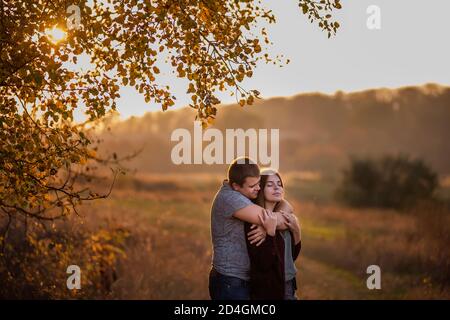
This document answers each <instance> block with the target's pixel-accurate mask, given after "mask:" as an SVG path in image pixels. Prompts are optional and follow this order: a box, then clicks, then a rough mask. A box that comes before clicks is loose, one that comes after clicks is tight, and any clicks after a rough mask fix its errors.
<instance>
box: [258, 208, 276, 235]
mask: <svg viewBox="0 0 450 320" xmlns="http://www.w3.org/2000/svg"><path fill="white" fill-rule="evenodd" d="M259 220H260V221H261V224H262V226H263V227H264V229H266V231H267V234H268V235H270V236H272V237H273V236H274V235H275V231H276V230H277V216H276V215H275V213H273V212H272V211H270V210H266V209H263V210H262V215H259Z"/></svg>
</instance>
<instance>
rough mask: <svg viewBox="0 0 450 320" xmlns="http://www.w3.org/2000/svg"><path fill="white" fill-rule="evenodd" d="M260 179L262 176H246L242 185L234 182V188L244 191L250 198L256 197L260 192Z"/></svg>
mask: <svg viewBox="0 0 450 320" xmlns="http://www.w3.org/2000/svg"><path fill="white" fill-rule="evenodd" d="M259 180H260V177H247V178H245V181H244V183H243V184H242V187H241V186H240V185H238V184H236V183H233V189H234V190H236V191H238V192H240V193H242V194H243V195H244V196H246V197H247V198H249V199H256V197H257V196H258V192H259V189H260V188H259Z"/></svg>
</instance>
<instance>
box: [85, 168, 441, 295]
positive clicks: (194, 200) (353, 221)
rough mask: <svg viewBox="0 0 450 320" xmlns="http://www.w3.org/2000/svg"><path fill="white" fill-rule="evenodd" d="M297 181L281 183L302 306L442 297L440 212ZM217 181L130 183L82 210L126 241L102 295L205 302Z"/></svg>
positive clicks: (172, 179) (89, 220) (170, 178)
mask: <svg viewBox="0 0 450 320" xmlns="http://www.w3.org/2000/svg"><path fill="white" fill-rule="evenodd" d="M296 179H297V178H295V177H293V178H290V177H289V176H288V177H287V179H286V180H287V181H286V184H287V192H288V194H287V195H288V199H289V200H290V201H291V202H292V203H293V204H294V206H295V210H296V214H297V216H298V217H299V219H300V222H301V226H302V241H303V249H302V252H301V255H300V257H299V259H298V260H297V267H298V269H299V276H298V286H299V291H298V296H299V298H300V299H419V298H424V299H436V298H446V299H449V298H450V292H449V289H448V288H449V287H448V286H444V285H443V283H444V281H448V279H447V278H445V277H444V276H448V270H446V268H447V267H446V266H448V262H449V259H448V255H449V254H448V250H447V252H446V249H445V248H446V242H445V241H446V240H445V239H447V238H448V234H449V232H448V231H449V230H448V226H449V225H450V223H449V224H446V223H447V222H449V220H448V219H449V217H450V216H449V215H448V214H447V215H444V214H438V213H436V214H435V215H436V217H435V216H434V215H433V214H434V213H433V212H429V210H428V211H427V210H416V211H417V212H411V213H399V212H396V211H388V210H376V209H364V210H356V209H350V208H344V207H341V206H339V205H337V204H335V203H334V202H333V201H331V200H330V199H331V198H330V196H331V189H332V188H330V186H326V184H323V183H322V184H321V183H318V182H317V181H310V182H304V181H298V180H296ZM220 181H221V180H220V177H219V176H209V175H205V176H197V177H195V176H151V177H143V176H139V177H134V178H133V177H130V176H128V177H123V178H121V180H119V182H118V184H117V186H116V188H115V189H114V191H113V193H112V195H111V196H110V198H108V199H105V200H101V201H98V202H94V203H91V204H89V205H85V206H84V207H83V210H82V212H83V214H84V215H85V222H86V223H88V224H93V223H94V224H98V225H102V226H103V227H107V228H117V227H120V228H125V229H128V230H129V231H130V234H131V236H130V238H129V239H128V240H127V243H126V250H125V252H126V255H127V257H126V259H122V260H120V261H119V263H118V266H117V281H115V282H114V284H113V285H112V292H111V295H110V296H109V297H110V298H127V299H209V295H208V272H209V269H210V261H211V240H210V205H211V201H212V198H213V196H214V194H215V192H216V190H217V189H218V186H219V185H220ZM302 190H304V191H305V193H302ZM327 199H328V200H327ZM445 237H447V238H445ZM442 250H444V252H442ZM372 264H376V265H379V266H380V267H381V272H382V275H381V285H382V289H381V290H369V289H367V287H366V279H367V277H368V274H367V273H366V268H367V267H368V266H369V265H372ZM446 272H447V273H446Z"/></svg>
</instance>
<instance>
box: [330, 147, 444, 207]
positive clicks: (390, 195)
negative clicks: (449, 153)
mask: <svg viewBox="0 0 450 320" xmlns="http://www.w3.org/2000/svg"><path fill="white" fill-rule="evenodd" d="M437 187H438V177H437V174H436V173H435V172H433V171H432V169H431V168H430V167H428V166H427V165H426V164H425V163H424V162H423V161H422V160H420V159H415V160H410V159H409V157H407V156H403V155H400V156H397V157H394V156H384V157H382V158H379V159H369V158H366V159H359V158H355V157H353V158H351V164H350V167H349V168H347V169H345V170H344V171H343V179H342V181H341V184H340V185H339V187H338V189H337V190H336V196H337V198H338V199H339V200H340V201H342V202H344V203H345V204H348V205H351V206H355V207H381V208H395V209H405V208H408V207H411V206H414V205H415V204H416V203H417V202H418V201H422V200H429V199H432V198H433V196H434V192H435V190H436V188H437Z"/></svg>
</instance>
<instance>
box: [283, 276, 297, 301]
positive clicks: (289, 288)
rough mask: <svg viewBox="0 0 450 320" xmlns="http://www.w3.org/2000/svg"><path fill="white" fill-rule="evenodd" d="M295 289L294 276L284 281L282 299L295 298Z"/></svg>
mask: <svg viewBox="0 0 450 320" xmlns="http://www.w3.org/2000/svg"><path fill="white" fill-rule="evenodd" d="M296 289H297V284H296V281H295V278H294V279H292V280H289V281H286V283H285V284H284V300H297V296H296V295H295V290H296Z"/></svg>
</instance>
